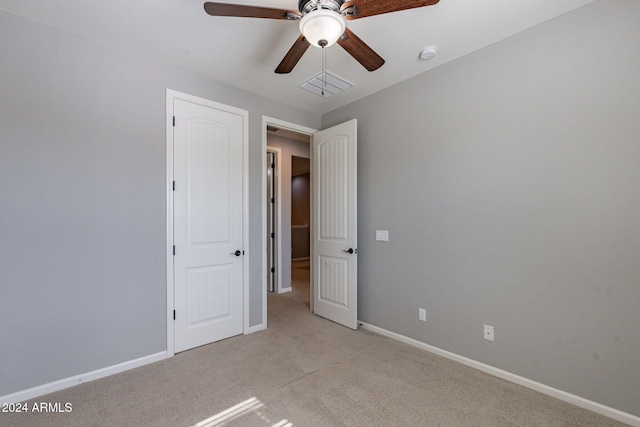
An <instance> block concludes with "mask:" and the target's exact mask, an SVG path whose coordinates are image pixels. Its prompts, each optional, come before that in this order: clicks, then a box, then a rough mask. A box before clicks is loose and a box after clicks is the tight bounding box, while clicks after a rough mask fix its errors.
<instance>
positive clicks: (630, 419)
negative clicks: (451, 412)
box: [358, 321, 640, 427]
mask: <svg viewBox="0 0 640 427" xmlns="http://www.w3.org/2000/svg"><path fill="white" fill-rule="evenodd" d="M358 323H359V324H360V325H361V326H362V328H363V329H367V330H369V331H371V332H375V333H377V334H380V335H384V336H385V337H389V338H392V339H394V340H397V341H400V342H403V343H405V344H409V345H411V346H414V347H417V348H419V349H422V350H425V351H428V352H430V353H433V354H437V355H438V356H442V357H446V358H447V359H451V360H454V361H456V362H459V363H462V364H463V365H466V366H470V367H472V368H475V369H478V370H479V371H482V372H486V373H488V374H491V375H493V376H496V377H498V378H502V379H503V380H507V381H510V382H512V383H515V384H518V385H521V386H523V387H527V388H530V389H532V390H535V391H537V392H540V393H542V394H546V395H547V396H551V397H554V398H556V399H558V400H562V401H564V402H567V403H571V404H573V405H576V406H578V407H580V408H584V409H588V410H589V411H592V412H596V413H598V414H600V415H604V416H605V417H608V418H612V419H614V420H617V421H621V422H623V423H627V424H629V425H631V426H634V427H640V417H637V416H635V415H632V414H628V413H626V412H622V411H620V410H618V409H614V408H610V407H608V406H605V405H603V404H601V403H597V402H593V401H591V400H588V399H585V398H583V397H580V396H576V395H575V394H571V393H567V392H566V391H562V390H558V389H557V388H553V387H550V386H548V385H545V384H541V383H539V382H536V381H533V380H530V379H528V378H524V377H521V376H519V375H516V374H512V373H511V372H507V371H503V370H502V369H498V368H495V367H493V366H490V365H487V364H484V363H482V362H478V361H476V360H473V359H469V358H467V357H464V356H460V355H458V354H455V353H452V352H450V351H447V350H443V349H441V348H438V347H434V346H432V345H429V344H425V343H423V342H421V341H418V340H415V339H413V338H409V337H407V336H404V335H400V334H397V333H395V332H391V331H388V330H386V329H382V328H379V327H377V326H374V325H370V324H368V323H364V322H360V321H358Z"/></svg>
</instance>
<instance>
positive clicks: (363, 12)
mask: <svg viewBox="0 0 640 427" xmlns="http://www.w3.org/2000/svg"><path fill="white" fill-rule="evenodd" d="M438 1H440V0H347V1H345V2H344V3H343V5H342V7H341V8H340V10H341V11H345V10H346V13H345V14H344V17H345V19H357V18H365V17H367V16H373V15H381V14H383V13H391V12H397V11H399V10H406V9H414V8H416V7H424V6H432V5H434V4H436V3H438ZM354 7H355V13H354V12H351V14H350V13H349V11H350V10H351V11H353V8H354ZM349 8H352V9H349Z"/></svg>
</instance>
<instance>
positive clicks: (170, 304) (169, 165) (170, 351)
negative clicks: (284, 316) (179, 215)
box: [166, 89, 254, 357]
mask: <svg viewBox="0 0 640 427" xmlns="http://www.w3.org/2000/svg"><path fill="white" fill-rule="evenodd" d="M177 99H179V100H182V101H186V102H190V103H192V104H198V105H202V106H204V107H209V108H215V109H216V110H221V111H226V112H228V113H232V114H236V115H238V116H240V117H242V168H243V172H242V191H243V196H242V246H243V251H244V256H243V257H242V258H243V259H242V265H243V271H242V275H243V282H242V304H243V320H242V322H243V328H242V329H243V333H244V334H248V333H250V331H252V330H253V329H254V328H250V327H249V112H248V111H247V110H242V109H240V108H236V107H232V106H229V105H226V104H221V103H218V102H215V101H211V100H209V99H205V98H200V97H198V96H194V95H189V94H186V93H182V92H178V91H175V90H172V89H167V93H166V115H167V116H166V159H167V162H166V175H167V182H166V186H167V191H166V197H167V212H166V215H167V236H166V238H167V251H166V256H167V355H168V357H171V356H173V355H174V354H175V328H174V323H173V310H175V300H174V297H175V295H174V271H173V115H174V113H173V111H174V107H173V105H174V101H175V100H177Z"/></svg>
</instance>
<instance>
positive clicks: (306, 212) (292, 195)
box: [265, 125, 310, 293]
mask: <svg viewBox="0 0 640 427" xmlns="http://www.w3.org/2000/svg"><path fill="white" fill-rule="evenodd" d="M266 132H267V141H266V143H267V147H266V156H267V157H266V158H267V161H266V169H267V170H266V189H265V191H266V193H267V195H266V200H265V203H266V205H265V208H266V211H267V214H266V220H267V224H266V225H267V228H266V239H267V264H266V270H267V271H266V273H267V291H271V292H276V293H285V292H291V291H292V290H293V287H292V286H293V283H294V281H293V280H292V272H293V265H292V261H294V260H295V261H308V260H309V256H310V245H309V229H310V209H309V203H310V188H309V182H310V175H309V171H310V136H309V135H308V134H303V133H299V132H295V131H292V130H289V129H282V128H281V127H278V126H274V125H268V126H267V131H266ZM295 261H294V262H295ZM298 276H299V275H298ZM298 276H296V278H297V279H298ZM307 281H308V280H307ZM298 282H299V281H298ZM307 286H308V284H307Z"/></svg>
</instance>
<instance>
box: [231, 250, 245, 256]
mask: <svg viewBox="0 0 640 427" xmlns="http://www.w3.org/2000/svg"><path fill="white" fill-rule="evenodd" d="M229 255H235V256H240V255H242V252H240V251H235V252H231V253H230V254H229Z"/></svg>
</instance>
